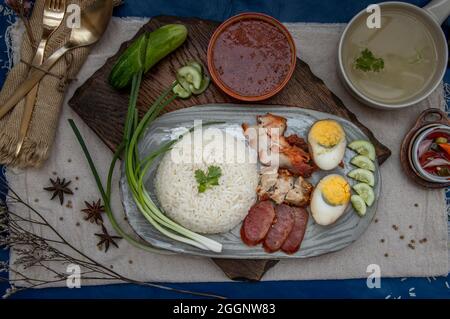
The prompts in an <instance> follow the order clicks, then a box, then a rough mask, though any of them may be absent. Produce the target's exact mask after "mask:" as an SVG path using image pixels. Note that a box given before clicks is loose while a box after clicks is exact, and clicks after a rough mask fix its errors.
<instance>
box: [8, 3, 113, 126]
mask: <svg viewBox="0 0 450 319" xmlns="http://www.w3.org/2000/svg"><path fill="white" fill-rule="evenodd" d="M112 10H113V2H112V0H97V1H94V2H92V3H91V4H90V5H88V6H87V7H86V8H84V9H82V11H81V23H80V27H79V28H73V29H72V32H71V33H70V39H69V41H68V42H67V43H66V44H65V45H64V46H63V47H61V48H59V49H58V50H56V51H55V52H54V53H53V54H52V55H51V56H50V57H49V58H48V59H47V60H46V61H45V62H44V63H43V64H42V65H41V66H40V68H39V69H35V70H33V71H32V72H31V73H30V76H29V78H28V79H27V80H25V82H23V83H22V85H21V86H20V87H19V88H18V89H17V90H16V91H15V92H14V94H13V95H12V96H11V97H10V98H9V99H8V101H6V103H5V104H3V105H2V106H1V107H0V118H2V117H3V116H4V115H5V114H6V113H8V111H9V110H11V109H12V108H13V107H14V106H15V105H16V104H17V103H18V102H19V101H20V100H21V99H22V98H23V97H24V96H25V95H26V94H27V93H28V92H30V90H31V89H32V88H33V87H34V86H35V85H36V84H37V83H38V82H39V81H40V80H41V79H42V78H43V77H44V76H45V74H46V72H45V71H49V70H50V69H51V68H52V66H53V65H54V64H55V63H56V62H58V60H59V59H60V58H61V57H62V56H64V54H66V53H67V52H68V51H70V50H73V49H75V48H79V47H83V46H88V45H91V44H94V43H95V42H97V41H98V40H100V38H101V36H102V35H103V33H104V32H105V30H106V27H107V26H108V22H109V20H110V19H111V16H112Z"/></svg>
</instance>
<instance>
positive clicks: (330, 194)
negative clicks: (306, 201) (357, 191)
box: [320, 176, 351, 206]
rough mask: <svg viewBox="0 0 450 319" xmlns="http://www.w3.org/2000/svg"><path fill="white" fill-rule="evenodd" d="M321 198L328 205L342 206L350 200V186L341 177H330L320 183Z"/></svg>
mask: <svg viewBox="0 0 450 319" xmlns="http://www.w3.org/2000/svg"><path fill="white" fill-rule="evenodd" d="M321 184H322V185H321V188H320V190H321V192H322V196H323V197H324V198H325V200H326V201H327V203H329V204H330V205H335V206H337V205H344V204H347V203H348V202H349V200H350V196H351V193H350V185H349V184H348V183H347V181H346V180H345V179H344V178H343V177H342V176H331V177H328V178H327V179H325V180H323V181H322V182H321Z"/></svg>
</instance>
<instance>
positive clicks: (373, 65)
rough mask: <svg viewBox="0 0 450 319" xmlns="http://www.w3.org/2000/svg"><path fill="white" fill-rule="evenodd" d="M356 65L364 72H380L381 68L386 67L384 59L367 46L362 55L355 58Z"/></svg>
mask: <svg viewBox="0 0 450 319" xmlns="http://www.w3.org/2000/svg"><path fill="white" fill-rule="evenodd" d="M355 66H356V68H357V69H359V70H361V71H364V72H368V71H373V72H380V70H382V69H384V60H383V59H382V58H377V57H375V56H374V55H373V53H372V51H370V50H369V49H367V48H366V49H364V50H363V51H361V55H360V56H359V57H358V58H357V59H356V60H355Z"/></svg>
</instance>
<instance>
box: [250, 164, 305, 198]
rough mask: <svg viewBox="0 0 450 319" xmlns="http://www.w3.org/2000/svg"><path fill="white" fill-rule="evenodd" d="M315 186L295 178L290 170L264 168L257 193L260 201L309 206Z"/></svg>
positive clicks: (300, 178)
mask: <svg viewBox="0 0 450 319" xmlns="http://www.w3.org/2000/svg"><path fill="white" fill-rule="evenodd" d="M312 190H313V186H312V185H311V184H310V183H309V182H308V181H307V180H305V179H304V178H303V177H301V176H299V177H298V178H295V177H294V176H293V175H292V174H291V173H290V172H289V171H288V170H286V169H280V170H277V169H276V168H275V167H263V168H262V169H261V172H260V179H259V184H258V187H257V188H256V192H257V194H258V199H259V200H260V201H263V200H268V199H272V200H273V201H274V202H275V203H277V204H281V203H285V204H289V205H294V206H306V205H308V204H309V200H310V196H311V192H312Z"/></svg>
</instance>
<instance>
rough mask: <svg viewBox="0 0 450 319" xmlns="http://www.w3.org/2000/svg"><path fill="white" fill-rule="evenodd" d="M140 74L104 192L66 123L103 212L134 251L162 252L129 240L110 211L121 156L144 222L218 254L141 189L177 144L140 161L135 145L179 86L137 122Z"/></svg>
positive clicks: (218, 246)
mask: <svg viewBox="0 0 450 319" xmlns="http://www.w3.org/2000/svg"><path fill="white" fill-rule="evenodd" d="M142 76H143V70H140V71H139V72H137V73H136V74H134V75H133V79H132V83H131V94H130V101H129V106H128V111H127V117H126V121H125V129H124V136H123V140H122V142H121V144H120V145H119V147H118V148H117V150H116V152H115V153H114V156H113V159H112V161H111V165H110V168H109V172H108V178H107V183H106V190H105V188H104V187H103V185H102V182H101V179H100V177H99V174H98V171H97V169H96V167H95V165H94V162H93V161H92V158H91V156H90V153H89V150H88V149H87V147H86V144H85V142H84V140H83V137H82V136H81V134H80V132H79V130H78V128H77V126H76V124H75V123H74V121H73V120H71V119H70V120H69V123H70V125H71V127H72V129H73V131H74V133H75V136H76V137H77V139H78V141H79V143H80V145H81V148H82V150H83V152H84V154H85V156H86V159H87V161H88V164H89V166H90V168H91V171H92V173H93V175H94V178H95V181H96V183H97V186H98V189H99V191H100V194H101V196H102V199H103V201H104V203H105V211H106V214H107V216H108V218H109V220H110V222H111V225H112V226H113V228H114V229H115V230H116V231H117V232H118V233H119V234H120V235H121V236H122V237H123V238H125V239H126V240H127V241H128V242H130V243H131V244H133V245H135V246H136V247H139V248H142V249H145V250H150V251H154V252H155V251H156V252H159V253H161V252H165V251H162V250H160V249H156V248H154V247H153V246H150V245H147V244H143V243H141V242H139V241H136V240H135V239H134V238H132V237H131V236H129V235H128V234H127V233H126V232H125V231H124V230H123V229H122V228H121V227H120V225H119V223H118V222H117V220H116V219H115V217H114V214H113V212H112V208H111V184H112V176H113V172H114V168H115V165H116V163H117V160H118V159H119V157H120V155H121V154H122V153H123V158H124V161H125V174H126V178H127V182H128V185H129V187H130V190H131V193H132V196H133V199H134V201H135V203H136V206H137V207H138V209H139V211H140V212H141V213H142V214H143V215H144V217H145V218H146V219H147V221H148V222H149V223H150V224H152V226H153V227H155V228H156V229H157V230H158V231H160V232H161V233H162V234H164V235H165V236H167V237H169V238H171V239H173V240H176V241H179V242H182V243H186V244H189V245H192V246H195V247H197V248H200V249H203V250H210V251H213V252H220V251H221V250H222V245H221V244H220V243H218V242H216V241H214V240H211V239H209V238H207V237H205V236H202V235H200V234H197V233H195V232H192V231H190V230H189V229H186V228H185V227H183V226H181V225H179V224H177V223H176V222H174V221H173V220H171V219H170V218H168V217H167V216H166V215H165V214H164V213H163V212H162V211H161V210H160V209H159V208H158V207H157V205H156V204H155V203H154V202H153V200H152V199H151V197H150V194H149V193H148V191H147V190H146V188H145V186H144V177H145V176H146V174H147V172H148V170H149V168H150V167H151V166H152V164H153V163H154V161H155V159H156V158H157V157H159V156H160V155H162V154H164V153H166V152H167V151H169V150H170V149H171V148H172V146H173V145H174V144H175V143H176V142H177V140H173V141H170V142H168V143H165V144H164V145H163V146H161V147H160V148H159V149H157V150H155V151H153V152H151V153H150V154H148V155H147V156H146V157H145V158H144V159H143V160H140V159H139V155H138V143H139V140H140V138H141V137H142V133H143V131H144V130H145V128H146V127H147V126H148V125H149V124H150V123H151V122H152V121H153V120H155V119H156V117H157V116H158V115H159V114H160V113H161V111H162V110H163V109H164V108H165V107H166V106H167V105H169V104H170V103H172V102H173V101H174V100H175V99H176V98H178V95H177V94H173V88H174V87H175V86H176V85H178V84H179V82H178V81H175V82H174V83H173V84H172V85H171V86H170V87H169V88H167V89H166V90H165V91H164V92H163V93H162V94H161V95H160V96H159V98H158V99H157V100H156V101H155V102H154V103H153V104H152V105H151V106H150V108H149V110H148V111H147V113H146V114H145V115H144V117H143V118H142V119H141V120H140V121H139V119H138V112H137V108H136V103H137V98H138V93H139V88H140V85H141V82H142Z"/></svg>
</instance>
